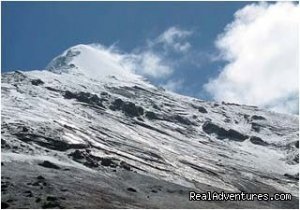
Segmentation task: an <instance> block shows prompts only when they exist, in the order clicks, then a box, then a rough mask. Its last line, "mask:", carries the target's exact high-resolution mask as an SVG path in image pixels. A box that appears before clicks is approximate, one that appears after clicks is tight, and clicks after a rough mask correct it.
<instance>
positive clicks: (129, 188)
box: [127, 187, 136, 192]
mask: <svg viewBox="0 0 300 210" xmlns="http://www.w3.org/2000/svg"><path fill="white" fill-rule="evenodd" d="M127 190H128V191H130V192H136V189H134V188H132V187H128V188H127Z"/></svg>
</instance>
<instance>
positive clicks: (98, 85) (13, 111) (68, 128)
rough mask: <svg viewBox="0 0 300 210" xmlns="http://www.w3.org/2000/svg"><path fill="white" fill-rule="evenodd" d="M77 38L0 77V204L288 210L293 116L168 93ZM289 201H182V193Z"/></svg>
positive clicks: (293, 172)
mask: <svg viewBox="0 0 300 210" xmlns="http://www.w3.org/2000/svg"><path fill="white" fill-rule="evenodd" d="M118 59H119V58H118V57H114V58H112V57H111V56H109V54H108V53H107V51H105V50H101V49H99V48H95V47H91V46H86V45H78V46H75V47H72V48H70V49H68V50H66V51H65V52H64V53H63V54H62V55H60V56H58V57H57V58H55V59H54V60H53V61H52V62H50V64H49V65H48V67H47V70H43V71H26V72H22V71H14V72H9V73H2V85H1V87H2V92H1V94H2V95H1V99H2V101H1V105H2V110H1V117H2V124H1V126H2V128H1V134H2V136H1V148H2V149H1V150H2V154H1V161H2V162H1V171H2V177H1V185H2V189H1V197H2V200H1V201H2V208H5V207H6V208H7V207H8V208H29V207H30V208H298V207H299V205H298V198H299V194H298V190H299V188H298V182H299V173H298V171H299V140H298V139H299V131H298V128H299V124H298V116H294V115H284V114H279V113H274V112H270V111H266V110H262V109H259V108H257V107H253V106H245V105H238V104H231V103H224V102H223V103H216V102H208V101H202V100H199V99H195V98H191V97H186V96H182V95H178V94H175V93H172V92H168V91H165V90H164V89H162V88H158V87H155V86H153V85H151V84H150V83H149V82H147V81H146V80H145V79H143V78H142V77H141V76H138V75H136V74H135V73H133V72H131V71H130V69H126V68H125V67H124V66H122V65H120V64H119V63H120V62H119V60H118ZM190 191H195V192H200V193H205V192H207V191H211V192H213V191H217V192H221V191H224V192H241V191H243V192H248V193H270V195H272V194H274V193H282V192H283V193H291V194H292V196H293V197H292V200H291V201H272V202H271V201H269V202H267V201H241V202H236V201H226V202H221V201H189V192H190Z"/></svg>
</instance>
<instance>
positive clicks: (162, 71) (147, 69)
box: [127, 51, 173, 78]
mask: <svg viewBox="0 0 300 210" xmlns="http://www.w3.org/2000/svg"><path fill="white" fill-rule="evenodd" d="M128 62H130V63H131V66H133V69H134V70H135V71H136V72H137V73H140V74H142V75H144V76H146V77H151V78H165V77H167V76H169V75H170V74H172V72H173V69H172V67H171V66H170V65H168V64H167V63H165V61H164V59H163V58H162V57H161V56H159V55H158V54H156V53H154V52H152V51H144V52H140V53H139V54H131V55H129V56H128V57H127V63H128Z"/></svg>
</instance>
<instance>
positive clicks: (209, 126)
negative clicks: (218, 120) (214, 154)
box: [202, 122, 248, 141]
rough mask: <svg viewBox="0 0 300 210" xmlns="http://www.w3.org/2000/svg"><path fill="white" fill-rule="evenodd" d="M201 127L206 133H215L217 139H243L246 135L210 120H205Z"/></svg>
mask: <svg viewBox="0 0 300 210" xmlns="http://www.w3.org/2000/svg"><path fill="white" fill-rule="evenodd" d="M202 129H203V131H204V132H205V133H207V134H216V135H217V138H218V139H226V138H227V139H230V140H234V141H245V140H246V139H247V138H248V136H247V135H244V134H241V133H239V132H237V131H235V130H233V129H229V130H226V129H224V128H222V127H220V126H218V125H216V124H213V123H212V122H205V123H204V124H203V126H202Z"/></svg>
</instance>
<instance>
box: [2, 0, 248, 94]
mask: <svg viewBox="0 0 300 210" xmlns="http://www.w3.org/2000/svg"><path fill="white" fill-rule="evenodd" d="M245 4H246V3H245V2H243V3H240V2H230V3H222V2H220V3H207V2H190V3H179V2H178V3H168V2H165V3H136V2H129V3H128V2H127V3H114V2H92V3H91V2H89V3H83V2H46V3H45V2H42V3H41V2H3V3H2V71H9V70H15V69H22V70H32V69H43V68H45V66H46V65H47V64H48V63H49V61H50V60H51V59H52V58H54V57H55V56H57V55H58V54H60V53H61V52H63V51H64V50H65V49H67V48H69V47H71V46H73V45H76V44H80V43H84V44H89V43H101V44H103V45H106V46H110V45H112V44H114V43H117V46H118V47H119V48H120V49H121V50H124V51H126V52H128V51H132V50H133V49H135V48H138V47H140V46H144V45H145V43H146V40H148V39H154V38H155V37H157V36H158V35H160V34H161V33H163V32H164V31H165V30H167V29H168V28H170V27H173V26H175V27H180V28H182V29H184V30H193V31H195V32H196V33H194V35H193V36H191V37H190V42H191V43H192V45H193V49H195V50H198V51H199V52H205V53H213V51H214V40H215V39H216V36H217V35H218V34H219V33H221V32H222V31H223V29H224V27H225V25H226V24H228V23H229V22H230V21H232V19H233V14H234V12H235V11H236V10H238V9H239V8H241V7H243V6H244V5H245ZM201 59H202V61H201V66H199V65H198V66H194V65H187V66H182V67H181V68H186V69H187V68H188V69H189V70H185V71H176V74H175V75H173V77H175V78H176V77H181V78H182V77H184V78H186V80H187V81H189V83H190V84H194V86H196V87H193V86H189V87H188V90H185V91H186V92H190V93H191V92H193V90H195V93H192V94H196V92H198V90H197V91H196V89H195V88H199V87H197V86H199V85H200V84H202V83H204V82H205V80H207V79H208V78H209V77H210V76H211V75H212V74H215V72H216V71H217V70H218V68H219V65H220V62H209V61H208V60H207V58H201Z"/></svg>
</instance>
